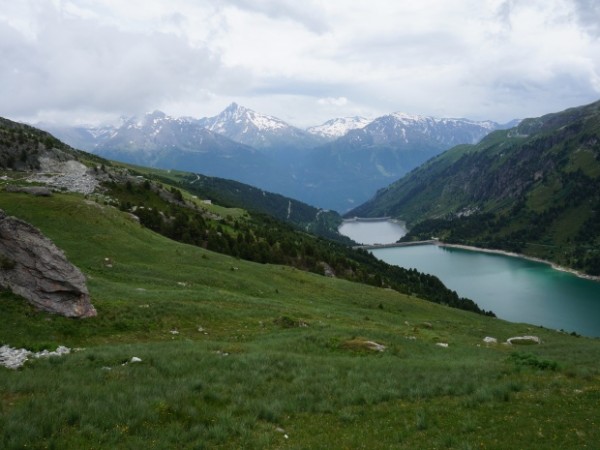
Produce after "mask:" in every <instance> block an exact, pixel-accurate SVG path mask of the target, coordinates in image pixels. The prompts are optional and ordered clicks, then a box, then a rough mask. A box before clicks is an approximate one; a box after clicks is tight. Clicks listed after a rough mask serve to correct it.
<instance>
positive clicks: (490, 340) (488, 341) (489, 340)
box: [483, 336, 498, 344]
mask: <svg viewBox="0 0 600 450" xmlns="http://www.w3.org/2000/svg"><path fill="white" fill-rule="evenodd" d="M483 342H485V343H486V344H497V343H498V339H496V338H495V337H491V336H486V337H484V338H483Z"/></svg>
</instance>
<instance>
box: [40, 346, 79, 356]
mask: <svg viewBox="0 0 600 450" xmlns="http://www.w3.org/2000/svg"><path fill="white" fill-rule="evenodd" d="M69 353H71V349H70V348H68V347H65V346H64V345H60V346H58V347H57V349H56V350H55V351H53V352H50V351H48V350H42V351H41V352H37V353H33V354H32V356H33V357H34V358H48V357H50V356H62V355H68V354H69Z"/></svg>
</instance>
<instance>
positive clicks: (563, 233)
mask: <svg viewBox="0 0 600 450" xmlns="http://www.w3.org/2000/svg"><path fill="white" fill-rule="evenodd" d="M349 215H357V216H367V217H368V216H372V217H375V216H380V215H390V216H393V217H397V218H401V219H403V220H406V221H407V222H408V224H409V226H410V227H411V232H410V233H409V235H407V236H406V237H405V239H407V240H410V239H420V238H423V237H427V238H429V237H431V236H436V237H439V238H441V239H443V240H445V241H448V242H454V243H462V244H468V245H475V246H479V247H488V248H496V249H503V250H509V251H513V252H517V253H523V254H527V255H531V256H536V257H540V258H544V259H548V260H550V261H553V262H555V263H558V264H561V265H565V266H568V267H572V268H575V269H578V270H581V271H584V272H586V273H588V274H592V275H600V102H596V103H593V104H590V105H586V106H582V107H577V108H571V109H568V110H566V111H563V112H559V113H555V114H548V115H545V116H542V117H539V118H533V119H526V120H524V121H523V122H522V123H521V124H520V125H518V126H517V127H515V128H512V129H510V130H503V131H496V132H494V133H492V134H490V135H488V136H487V137H486V138H484V139H483V140H482V141H481V142H480V143H479V144H477V145H463V146H458V147H455V148H453V149H451V150H449V151H447V152H445V153H443V154H441V155H439V156H437V157H435V158H433V159H432V160H430V161H428V162H427V163H425V164H424V165H422V166H421V167H419V168H417V169H415V170H414V171H412V172H411V173H410V174H408V175H407V176H405V177H404V178H402V179H401V180H399V181H398V182H396V183H394V184H392V185H390V186H388V187H387V188H385V189H382V190H380V191H379V192H378V193H377V195H376V196H375V197H374V198H373V199H372V200H370V201H369V202H367V203H365V204H363V205H361V206H360V207H358V208H356V209H355V210H353V211H351V212H350V213H349Z"/></svg>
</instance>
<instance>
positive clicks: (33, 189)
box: [5, 184, 52, 197]
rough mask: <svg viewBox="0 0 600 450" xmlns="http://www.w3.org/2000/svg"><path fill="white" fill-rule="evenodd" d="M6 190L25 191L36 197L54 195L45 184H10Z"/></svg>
mask: <svg viewBox="0 0 600 450" xmlns="http://www.w3.org/2000/svg"><path fill="white" fill-rule="evenodd" d="M5 190H6V192H24V193H26V194H31V195H35V196H36V197H50V196H51V195H52V191H51V190H50V189H48V188H47V187H45V186H14V185H10V184H9V185H8V186H6V188H5Z"/></svg>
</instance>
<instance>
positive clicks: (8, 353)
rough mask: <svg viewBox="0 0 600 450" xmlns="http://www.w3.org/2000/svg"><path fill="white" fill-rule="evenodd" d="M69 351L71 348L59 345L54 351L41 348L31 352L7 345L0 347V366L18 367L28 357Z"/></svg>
mask: <svg viewBox="0 0 600 450" xmlns="http://www.w3.org/2000/svg"><path fill="white" fill-rule="evenodd" d="M69 353H71V349H69V348H68V347H64V346H62V345H61V346H59V347H58V348H57V349H56V350H55V351H53V352H51V351H48V350H42V351H41V352H37V353H34V352H31V351H29V350H27V349H24V348H12V347H10V346H8V345H3V346H2V347H0V366H4V367H7V368H9V369H18V368H19V367H21V366H22V365H23V364H25V362H26V361H27V360H28V359H29V358H30V357H32V358H49V357H53V356H63V355H68V354H69Z"/></svg>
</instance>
